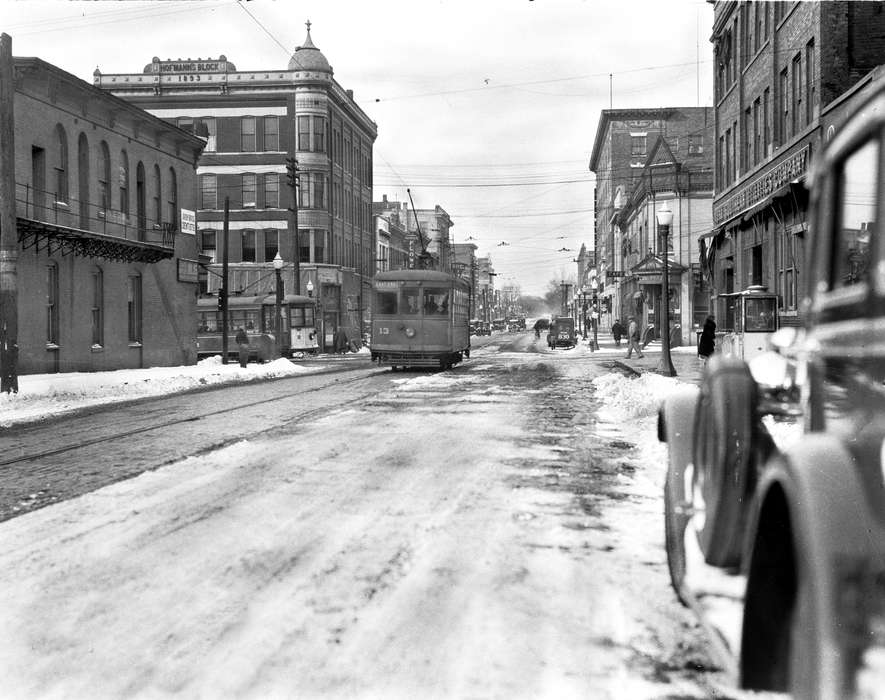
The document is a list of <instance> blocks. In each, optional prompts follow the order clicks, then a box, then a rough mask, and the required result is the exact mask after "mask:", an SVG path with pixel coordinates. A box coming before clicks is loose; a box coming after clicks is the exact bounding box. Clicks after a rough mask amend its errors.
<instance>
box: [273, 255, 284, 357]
mask: <svg viewBox="0 0 885 700" xmlns="http://www.w3.org/2000/svg"><path fill="white" fill-rule="evenodd" d="M283 265H284V263H283V258H281V257H280V251H277V254H276V256H275V257H274V259H273V271H274V274H275V275H276V278H277V298H276V305H275V308H274V311H275V313H274V317H275V318H276V324H275V327H274V330H275V331H276V339H277V357H282V356H283V276H282V275H281V274H280V272H281V271H282V269H283Z"/></svg>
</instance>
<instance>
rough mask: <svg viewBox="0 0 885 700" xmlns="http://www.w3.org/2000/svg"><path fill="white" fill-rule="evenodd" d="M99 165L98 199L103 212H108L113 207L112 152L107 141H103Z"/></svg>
mask: <svg viewBox="0 0 885 700" xmlns="http://www.w3.org/2000/svg"><path fill="white" fill-rule="evenodd" d="M99 148H100V151H101V152H100V154H99V158H100V161H99V164H98V198H99V201H100V203H101V211H102V212H106V211H107V210H108V209H109V208H110V206H111V151H110V149H109V148H108V144H107V141H102V142H101V146H100V147H99Z"/></svg>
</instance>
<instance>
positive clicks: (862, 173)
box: [830, 141, 879, 289]
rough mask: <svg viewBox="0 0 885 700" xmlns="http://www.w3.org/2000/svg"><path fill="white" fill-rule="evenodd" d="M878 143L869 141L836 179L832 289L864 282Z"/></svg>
mask: <svg viewBox="0 0 885 700" xmlns="http://www.w3.org/2000/svg"><path fill="white" fill-rule="evenodd" d="M878 162H879V144H878V143H877V142H875V141H869V142H867V143H866V144H865V145H864V146H862V147H861V148H859V149H858V150H856V151H854V153H852V154H851V155H850V156H849V157H848V158H847V159H846V160H845V163H844V164H843V165H842V168H841V172H840V173H839V177H838V180H837V210H836V212H837V216H838V217H839V218H838V222H837V225H836V232H835V240H834V241H833V255H832V277H831V280H830V285H831V288H832V289H839V288H841V287H848V286H851V285H854V284H857V283H859V282H863V281H866V278H867V272H868V268H869V264H870V250H871V243H872V241H871V240H870V237H871V235H872V233H873V231H874V230H875V226H876V215H877V212H876V184H877V182H878V179H879V178H878V170H879V168H878Z"/></svg>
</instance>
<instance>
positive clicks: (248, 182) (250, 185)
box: [242, 173, 255, 207]
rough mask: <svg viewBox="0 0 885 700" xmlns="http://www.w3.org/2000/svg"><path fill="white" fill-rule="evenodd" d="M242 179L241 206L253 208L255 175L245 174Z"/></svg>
mask: <svg viewBox="0 0 885 700" xmlns="http://www.w3.org/2000/svg"><path fill="white" fill-rule="evenodd" d="M242 178H243V206H244V207H254V206H255V175H254V174H253V173H246V174H245V175H243V176H242Z"/></svg>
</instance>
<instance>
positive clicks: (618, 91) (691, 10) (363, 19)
mask: <svg viewBox="0 0 885 700" xmlns="http://www.w3.org/2000/svg"><path fill="white" fill-rule="evenodd" d="M712 15H713V8H712V5H711V4H710V3H707V2H705V1H704V0H666V1H664V0H634V1H632V2H629V1H628V2H625V1H623V0H619V1H616V2H612V1H610V0H599V1H596V0H594V1H592V2H590V1H587V0H583V1H582V0H434V1H430V0H371V1H370V0H279V1H276V2H274V1H273V0H250V1H249V2H243V3H239V2H237V1H236V0H200V1H195V2H189V1H185V0H175V1H174V2H172V1H166V2H160V1H154V2H137V1H123V2H101V1H99V2H61V1H60V0H18V1H13V0H0V31H4V32H6V33H7V34H10V35H11V36H12V39H13V43H12V49H13V54H14V55H16V56H37V57H39V58H42V59H44V60H46V61H48V62H50V63H52V64H55V65H57V66H58V67H60V68H62V69H64V70H66V71H68V72H70V73H73V74H74V75H77V76H78V77H80V78H83V79H84V80H87V81H89V82H91V80H92V72H93V70H95V68H96V67H98V68H100V69H101V70H102V71H103V72H106V73H122V72H130V71H131V72H135V71H141V70H142V69H143V67H144V65H145V64H147V63H149V62H150V60H151V58H152V57H153V56H158V57H160V58H161V59H167V58H194V59H195V58H217V57H218V56H219V55H220V54H224V55H225V56H227V58H228V60H230V61H232V62H233V63H234V64H235V65H236V67H237V69H238V70H256V69H264V68H284V67H286V66H287V64H288V60H289V56H290V55H291V53H292V51H293V50H294V48H295V47H296V46H298V45H300V44H301V43H302V42H303V41H304V38H305V34H306V30H305V25H304V22H305V21H306V20H308V19H309V20H310V21H311V23H312V26H311V35H312V38H313V41H314V43H315V44H316V46H317V47H318V48H319V49H320V50H321V51H322V52H323V54H324V55H325V56H326V58H327V59H328V60H329V62H330V63H331V64H332V67H333V69H334V71H335V78H336V80H337V81H338V82H339V83H340V84H341V85H342V86H343V87H344V88H345V89H351V90H353V91H354V96H355V99H356V100H357V102H358V104H359V105H360V106H361V107H362V108H363V109H364V110H365V112H366V113H367V114H368V115H369V116H370V117H371V118H372V119H374V120H375V122H376V123H377V125H378V139H377V141H376V142H375V149H374V157H375V192H374V199H375V200H376V201H378V200H380V199H381V197H382V195H384V194H387V195H388V198H390V199H399V200H400V201H407V199H408V197H407V194H406V188H407V187H409V188H411V191H412V197H413V199H414V202H415V206H416V207H417V208H419V209H423V208H432V207H433V206H434V205H437V204H438V205H440V206H441V207H443V208H444V209H445V210H446V211H447V212H448V213H449V215H450V216H451V217H452V219H453V221H454V222H455V227H454V229H453V231H452V233H453V237H454V241H455V242H456V243H463V242H465V241H468V240H472V241H473V242H475V243H476V244H477V246H478V253H479V254H480V255H486V254H490V255H491V256H492V263H493V265H494V267H495V270H496V271H497V272H498V274H499V276H498V278H497V284H498V286H502V285H504V284H507V283H515V284H518V285H519V286H520V287H521V288H522V290H523V292H525V293H529V294H540V293H542V292H543V290H544V288H545V287H546V285H547V282H548V281H550V280H560V279H564V278H568V277H571V276H574V274H575V265H574V264H573V262H572V261H573V259H574V258H575V257H576V255H577V252H578V250H579V249H580V247H581V244H582V243H585V244H586V245H587V247H588V248H590V247H591V246H592V233H593V186H594V185H593V176H592V174H591V173H590V172H589V170H588V163H589V160H590V154H591V152H592V149H593V140H594V138H595V133H596V126H597V123H598V121H599V115H600V111H601V110H603V109H607V108H609V107H614V108H615V109H620V108H634V107H694V106H699V105H701V106H703V105H710V104H712V89H713V81H712V46H711V44H710V43H709V36H710V34H711V31H712ZM610 74H611V80H610V78H609V75H610ZM489 185H494V186H489ZM501 242H506V243H507V244H508V245H499V244H500V243H501ZM563 248H565V249H566V250H561V249H563Z"/></svg>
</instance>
